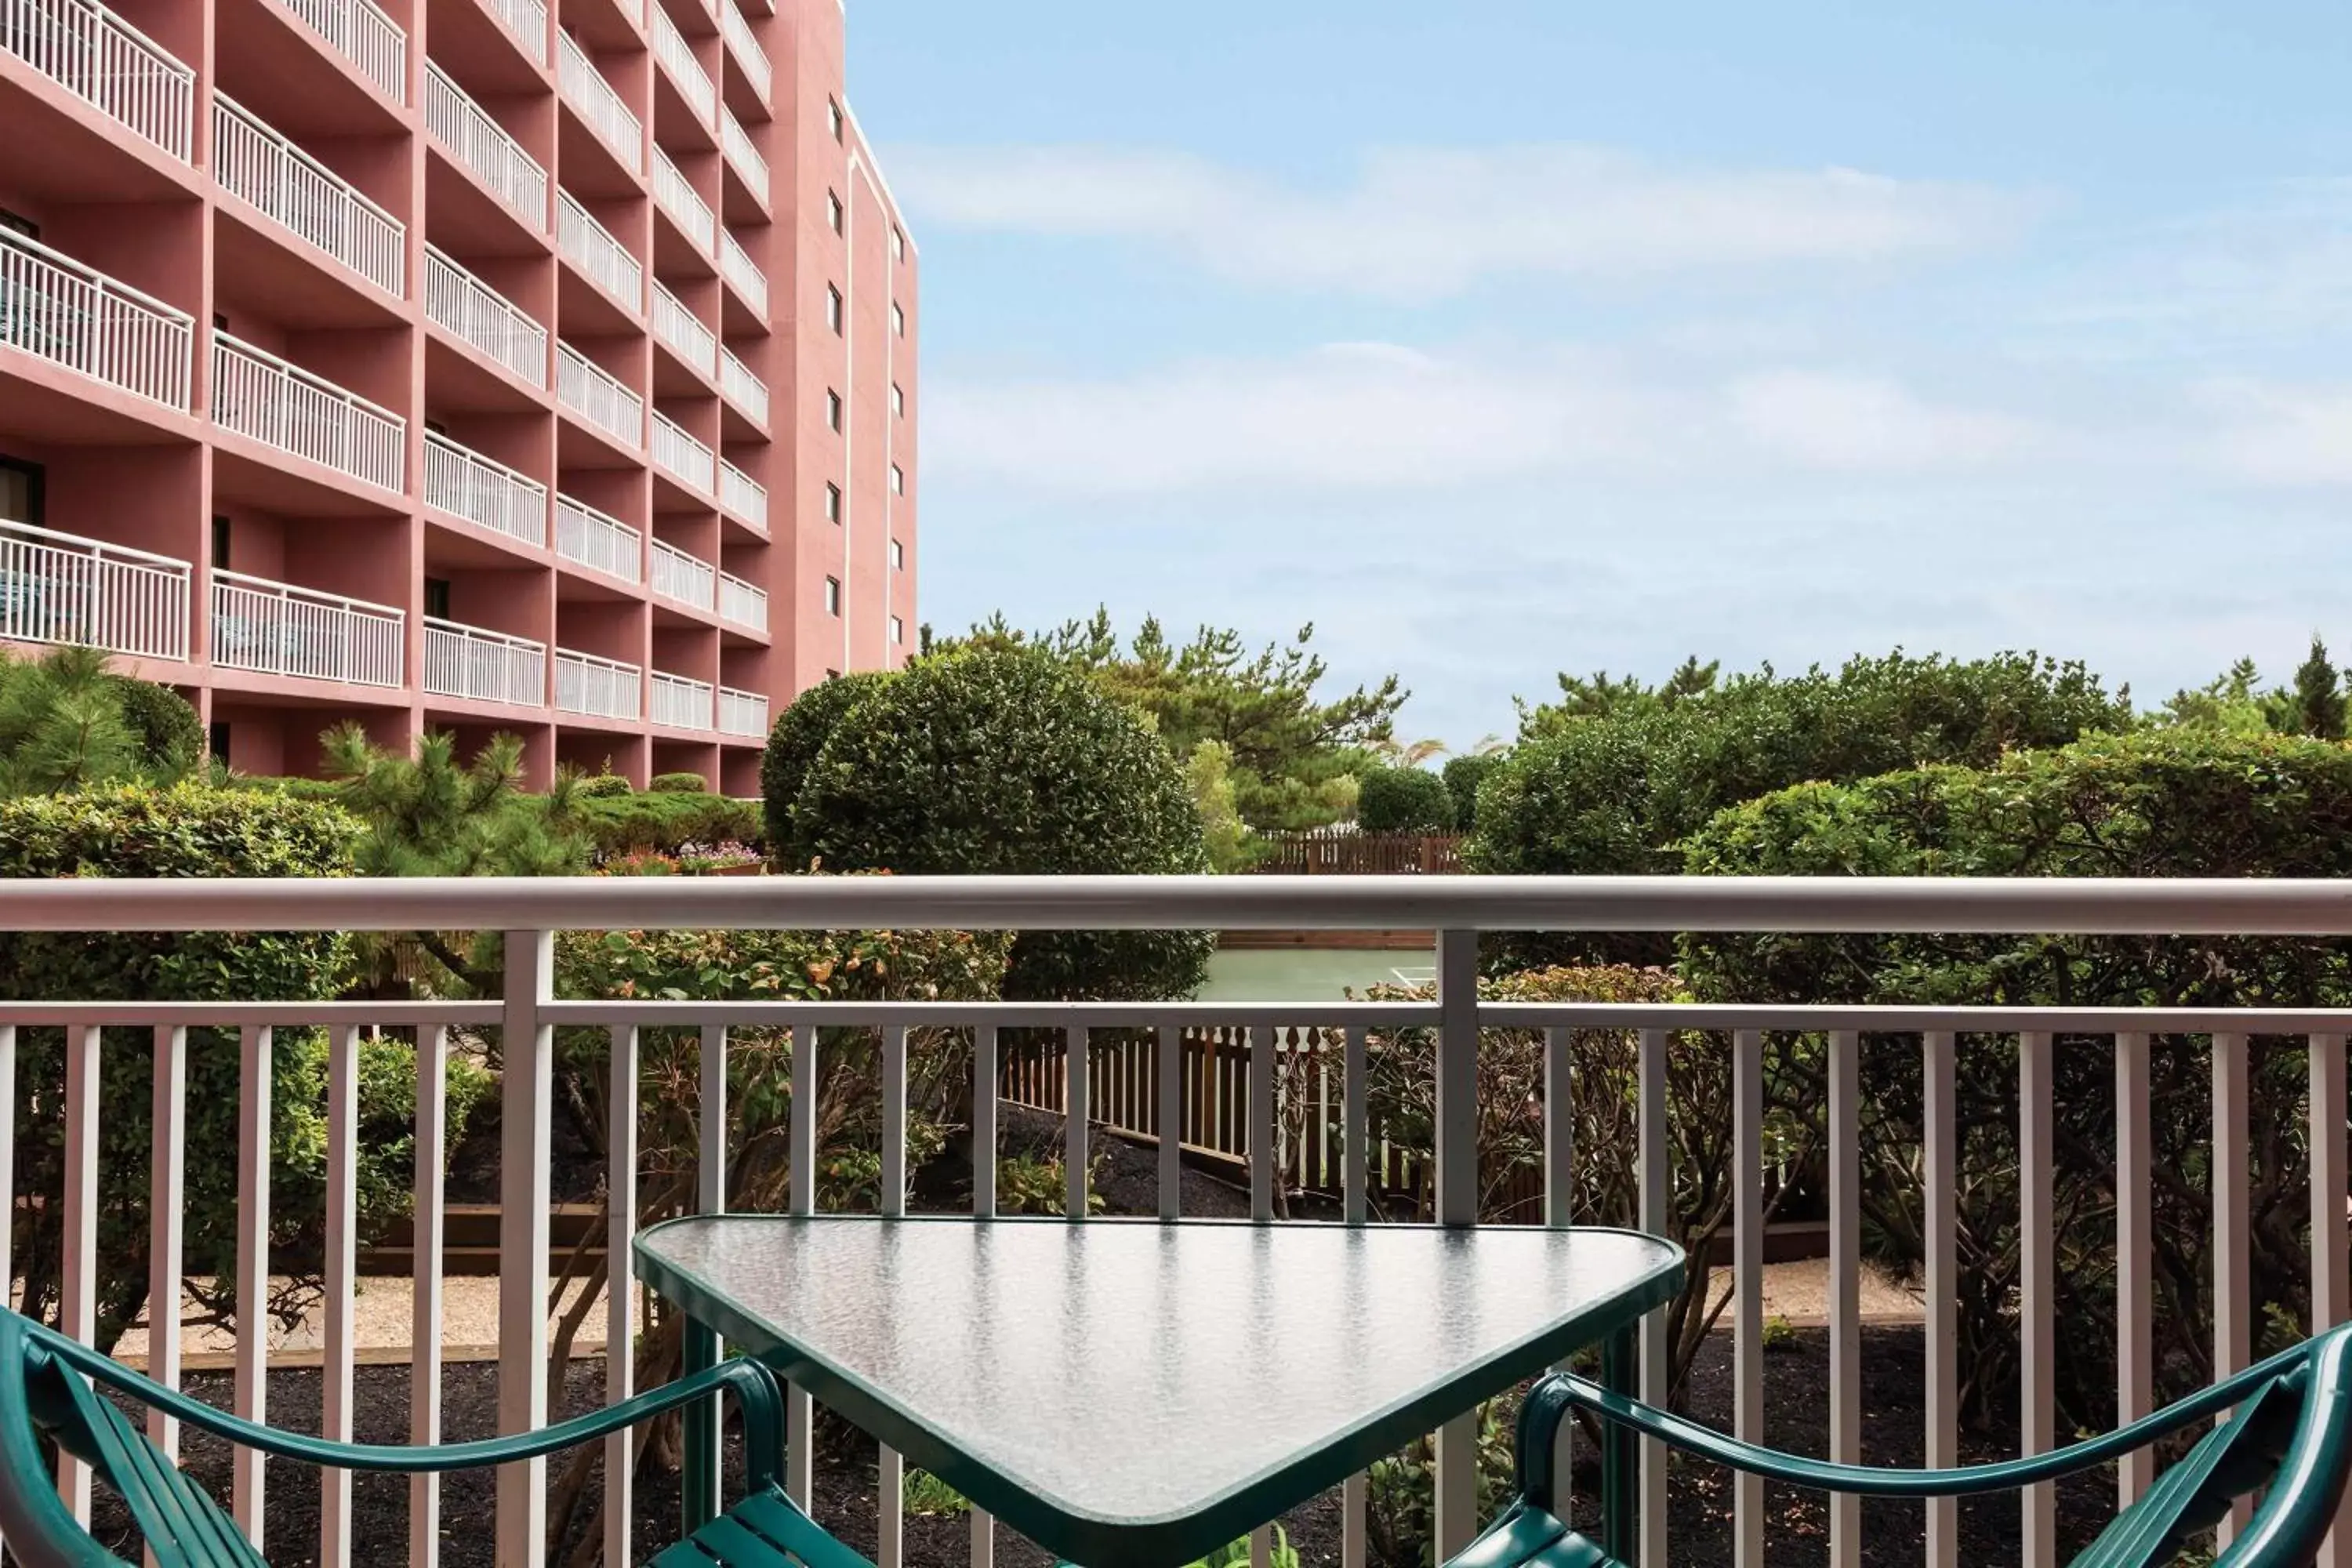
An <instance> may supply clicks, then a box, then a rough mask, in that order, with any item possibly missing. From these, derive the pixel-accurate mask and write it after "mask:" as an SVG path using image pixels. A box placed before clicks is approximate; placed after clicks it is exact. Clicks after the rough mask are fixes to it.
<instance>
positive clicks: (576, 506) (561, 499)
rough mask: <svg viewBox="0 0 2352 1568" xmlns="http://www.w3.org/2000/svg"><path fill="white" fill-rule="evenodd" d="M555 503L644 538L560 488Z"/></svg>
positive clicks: (608, 514) (587, 517)
mask: <svg viewBox="0 0 2352 1568" xmlns="http://www.w3.org/2000/svg"><path fill="white" fill-rule="evenodd" d="M555 504H556V505H557V506H559V507H565V506H568V507H570V508H571V509H572V510H573V511H576V512H578V513H579V514H580V515H581V516H582V517H584V518H586V519H588V520H589V521H592V522H601V523H603V524H604V525H605V526H606V527H607V528H617V529H619V530H620V531H622V532H623V533H625V534H627V535H628V536H629V537H630V538H632V539H638V538H642V537H643V535H641V534H640V533H638V531H636V530H635V528H633V527H631V526H630V525H629V524H627V523H625V522H623V521H621V520H620V519H619V518H617V517H614V515H613V514H612V513H611V512H609V511H599V510H596V509H595V508H594V507H593V506H590V505H589V504H588V503H587V502H586V501H584V500H572V498H571V497H570V496H568V495H565V494H564V493H563V492H562V491H561V490H558V491H557V492H556V495H555ZM580 657H581V658H593V655H590V654H582V655H581V656H580Z"/></svg>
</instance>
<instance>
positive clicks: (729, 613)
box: [719, 572, 768, 632]
mask: <svg viewBox="0 0 2352 1568" xmlns="http://www.w3.org/2000/svg"><path fill="white" fill-rule="evenodd" d="M719 619H720V620H722V621H730V622H732V623H734V624H735V625H736V626H749V627H751V629H752V630H753V631H755V632H764V631H766V630H767V629H768V591H767V590H766V589H765V588H762V587H760V586H758V585H757V584H751V583H746V582H745V581H743V579H742V578H740V577H738V576H736V575H735V574H733V573H731V572H721V573H720V574H719Z"/></svg>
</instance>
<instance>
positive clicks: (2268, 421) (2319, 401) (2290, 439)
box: [2201, 380, 2352, 486]
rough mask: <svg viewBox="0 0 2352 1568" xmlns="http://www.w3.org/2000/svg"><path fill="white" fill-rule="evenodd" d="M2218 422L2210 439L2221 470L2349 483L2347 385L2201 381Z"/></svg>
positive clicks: (2276, 481) (2280, 481)
mask: <svg viewBox="0 0 2352 1568" xmlns="http://www.w3.org/2000/svg"><path fill="white" fill-rule="evenodd" d="M2201 397H2202V401H2203V402H2204V403H2205V405H2207V406H2208V407H2209V408H2210V409H2211V410H2212V411H2213V412H2214V413H2215V414H2217V415H2218V416H2220V419H2221V431H2220V433H2219V434H2218V435H2216V436H2215V437H2213V439H2212V442H2211V444H2210V455H2211V457H2212V458H2213V460H2214V462H2215V464H2216V465H2217V466H2218V467H2219V468H2221V470H2222V471H2223V472H2224V473H2227V474H2230V475H2232V476H2234V477H2236V478H2239V479H2251V480H2252V481H2253V482H2255V483H2257V484H2265V485H2290V486H2333V485H2352V385H2340V384H2339V385H2320V386H2311V385H2286V384H2277V383H2270V382H2261V381H2247V380H2226V381H2215V382H2210V383H2208V384H2206V385H2205V386H2204V387H2203V388H2202V389H2201Z"/></svg>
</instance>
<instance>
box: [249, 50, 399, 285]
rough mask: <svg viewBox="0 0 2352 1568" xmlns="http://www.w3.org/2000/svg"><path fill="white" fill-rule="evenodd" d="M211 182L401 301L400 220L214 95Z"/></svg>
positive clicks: (306, 154)
mask: <svg viewBox="0 0 2352 1568" xmlns="http://www.w3.org/2000/svg"><path fill="white" fill-rule="evenodd" d="M213 177H214V178H215V180H217V181H218V182H219V184H220V187H221V188H222V189H223V190H225V191H227V192H228V193H230V194H231V195H235V196H236V197H238V198H240V199H241V200H243V201H245V202H246V203H247V204H248V205H252V206H253V207H255V208H257V210H259V211H261V212H263V213H266V214H268V216H269V217H270V218H271V219H273V220H274V221H275V222H277V223H278V225H279V226H282V227H284V228H285V229H287V230H288V231H289V232H290V233H292V234H293V235H294V236H295V237H298V238H299V239H301V240H303V241H304V242H306V243H307V244H309V245H310V246H312V247H316V248H317V249H319V250H320V251H323V252H325V253H326V254H327V255H328V256H330V257H331V258H334V259H335V260H336V261H338V262H340V263H341V264H342V265H343V266H344V267H346V268H349V269H350V270H351V271H352V272H353V273H355V274H357V275H358V276H359V277H361V278H362V279H365V280H367V281H368V282H370V283H373V284H374V285H375V286H376V287H377V288H379V289H383V291H384V292H385V293H387V294H391V295H394V296H395V297H397V296H399V295H400V294H401V292H402V290H403V288H404V284H405V282H406V274H405V271H404V268H405V267H406V265H407V259H408V244H407V230H406V228H405V227H404V226H403V225H402V223H401V221H400V220H399V219H398V218H396V217H394V216H392V215H391V214H390V213H388V212H386V211H384V210H383V208H382V207H380V206H378V205H376V204H375V203H373V202H372V201H370V200H369V199H368V198H367V197H366V196H364V195H361V194H360V191H359V187H358V186H356V185H354V184H352V183H351V182H350V181H349V180H346V179H344V178H343V177H342V176H341V174H336V173H335V172H334V171H333V170H332V169H330V168H328V167H327V165H325V164H324V163H320V162H319V161H318V160H317V159H316V158H313V157H311V156H310V154H309V153H305V152H303V151H302V149H300V148H299V147H297V146H296V145H294V143H293V142H289V141H288V140H287V139H286V138H285V137H283V136H280V135H279V134H278V132H275V131H272V130H271V129H270V128H269V127H268V126H267V125H265V124H263V123H262V122H261V121H259V120H257V119H255V118H254V117H253V115H251V114H250V113H248V112H247V110H244V109H242V108H240V107H238V105H237V104H236V101H235V100H232V99H230V98H229V97H228V95H227V94H226V93H223V92H220V91H217V90H215V92H214V93H213Z"/></svg>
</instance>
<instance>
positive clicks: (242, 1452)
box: [229, 1024, 271, 1552]
mask: <svg viewBox="0 0 2352 1568" xmlns="http://www.w3.org/2000/svg"><path fill="white" fill-rule="evenodd" d="M270 1054H271V1036H270V1031H269V1029H268V1027H267V1026H263V1025H257V1024H247V1026H245V1027H244V1029H243V1030H242V1031H241V1033H240V1035H239V1038H238V1056H239V1058H240V1060H239V1063H238V1068H239V1070H238V1075H237V1128H236V1390H235V1399H234V1402H233V1403H234V1406H235V1411H236V1415H240V1416H242V1417H244V1418H245V1419H246V1420H247V1421H250V1422H253V1423H254V1424H255V1425H257V1426H262V1425H266V1424H268V1420H269V1318H268V1310H267V1303H268V1299H269V1102H270V1083H269V1079H270ZM232 1462H233V1465H234V1470H233V1473H232V1475H231V1478H230V1481H229V1497H230V1504H231V1508H232V1510H233V1511H234V1512H235V1513H236V1522H237V1525H238V1527H239V1528H240V1529H242V1530H243V1531H245V1538H246V1540H247V1541H249V1542H252V1543H253V1549H254V1551H256V1552H259V1551H261V1550H262V1542H261V1507H262V1464H261V1455H260V1454H259V1453H258V1452H257V1451H255V1450H254V1449H251V1448H248V1447H245V1446H244V1445H243V1444H239V1445H237V1447H236V1458H235V1459H234V1460H233V1461H232Z"/></svg>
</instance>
